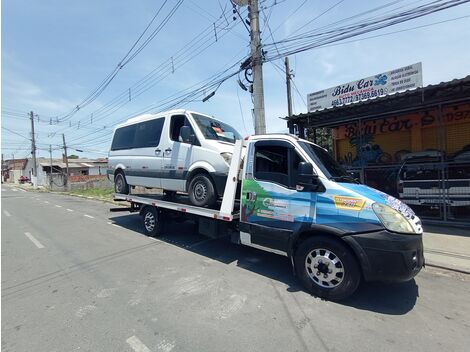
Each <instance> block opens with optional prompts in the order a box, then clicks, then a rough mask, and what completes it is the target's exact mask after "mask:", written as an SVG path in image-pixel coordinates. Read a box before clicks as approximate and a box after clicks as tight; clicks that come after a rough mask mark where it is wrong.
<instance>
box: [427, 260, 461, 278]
mask: <svg viewBox="0 0 470 352" xmlns="http://www.w3.org/2000/svg"><path fill="white" fill-rule="evenodd" d="M425 266H430V267H431V268H438V269H443V270H448V271H453V272H456V273H459V274H466V275H470V271H468V270H465V269H458V268H450V267H447V266H444V265H439V264H433V263H427V262H426V264H425Z"/></svg>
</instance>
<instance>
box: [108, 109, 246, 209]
mask: <svg viewBox="0 0 470 352" xmlns="http://www.w3.org/2000/svg"><path fill="white" fill-rule="evenodd" d="M237 139H241V136H240V134H239V133H238V132H237V131H236V130H235V129H234V128H233V127H231V126H229V125H227V124H226V123H224V122H221V121H219V120H216V119H214V118H212V117H210V116H207V115H204V114H201V113H197V112H192V111H187V110H181V109H180V110H172V111H168V112H163V113H159V114H145V115H141V116H137V117H134V118H131V119H129V120H128V121H126V122H125V123H123V124H121V125H119V126H117V127H116V129H115V131H114V136H113V141H112V144H111V150H110V152H109V157H108V178H109V179H110V181H111V182H113V183H114V185H115V191H116V193H124V194H128V193H129V186H143V187H148V188H161V189H163V190H164V192H165V193H166V194H167V195H169V196H172V195H174V194H175V193H176V192H187V193H188V194H189V198H190V200H191V202H192V203H193V204H194V205H198V206H211V205H213V204H214V203H215V202H216V200H217V198H218V197H219V196H222V195H223V192H224V188H225V181H226V177H227V173H228V167H229V165H230V161H231V157H232V152H233V146H234V143H235V141H236V140H237Z"/></svg>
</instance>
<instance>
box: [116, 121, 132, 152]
mask: <svg viewBox="0 0 470 352" xmlns="http://www.w3.org/2000/svg"><path fill="white" fill-rule="evenodd" d="M135 130H136V125H130V126H125V127H121V128H118V129H117V130H116V132H114V138H113V143H112V144H111V150H120V149H131V148H134V138H135Z"/></svg>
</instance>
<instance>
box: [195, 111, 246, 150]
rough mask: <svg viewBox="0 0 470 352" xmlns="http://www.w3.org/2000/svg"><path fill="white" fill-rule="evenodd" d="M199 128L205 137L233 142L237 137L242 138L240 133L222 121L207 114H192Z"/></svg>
mask: <svg viewBox="0 0 470 352" xmlns="http://www.w3.org/2000/svg"><path fill="white" fill-rule="evenodd" d="M192 115H193V118H194V120H195V121H196V123H197V125H198V127H199V130H200V131H201V132H202V134H203V135H204V137H205V138H206V139H215V140H218V141H223V142H229V143H235V141H236V140H237V139H242V137H241V136H240V134H239V133H238V132H237V131H236V130H235V129H234V128H233V127H232V126H229V125H227V124H225V123H223V122H220V121H217V120H214V119H211V118H209V117H207V116H202V115H199V114H192Z"/></svg>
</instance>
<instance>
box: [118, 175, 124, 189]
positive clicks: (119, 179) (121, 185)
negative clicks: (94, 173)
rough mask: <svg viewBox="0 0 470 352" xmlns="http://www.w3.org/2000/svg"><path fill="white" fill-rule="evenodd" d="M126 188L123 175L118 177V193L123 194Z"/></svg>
mask: <svg viewBox="0 0 470 352" xmlns="http://www.w3.org/2000/svg"><path fill="white" fill-rule="evenodd" d="M123 188H124V182H123V179H122V176H121V175H118V176H117V178H116V192H118V193H121V192H122V189H123Z"/></svg>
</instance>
